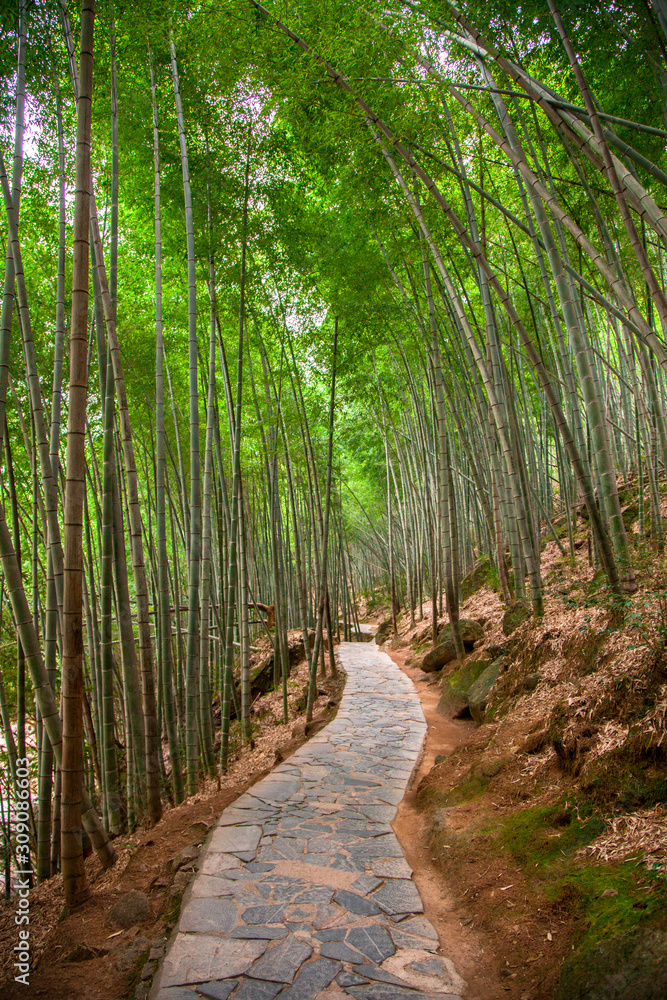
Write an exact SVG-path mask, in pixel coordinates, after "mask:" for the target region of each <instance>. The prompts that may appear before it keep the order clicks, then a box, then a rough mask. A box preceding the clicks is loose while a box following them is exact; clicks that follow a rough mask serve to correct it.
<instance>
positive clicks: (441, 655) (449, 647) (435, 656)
mask: <svg viewBox="0 0 667 1000" xmlns="http://www.w3.org/2000/svg"><path fill="white" fill-rule="evenodd" d="M455 659H456V648H455V646H454V643H453V642H452V640H451V639H449V640H448V641H447V642H441V643H440V645H439V646H436V647H435V649H430V650H429V651H428V653H427V654H426V656H425V657H424V659H423V660H422V662H421V663H420V667H421V669H422V670H423V671H424V673H425V674H433V673H436V671H438V670H442V668H443V667H444V666H445V665H446V664H447V663H451V661H452V660H455Z"/></svg>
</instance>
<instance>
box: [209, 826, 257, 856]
mask: <svg viewBox="0 0 667 1000" xmlns="http://www.w3.org/2000/svg"><path fill="white" fill-rule="evenodd" d="M261 836H262V828H261V826H219V827H218V828H217V830H214V831H213V837H212V838H211V844H210V847H209V850H210V851H214V852H216V851H217V852H224V853H225V854H238V853H239V851H240V852H242V853H246V852H248V851H256V850H257V845H258V844H259V840H260V837H261ZM249 860H251V861H252V858H250V859H249Z"/></svg>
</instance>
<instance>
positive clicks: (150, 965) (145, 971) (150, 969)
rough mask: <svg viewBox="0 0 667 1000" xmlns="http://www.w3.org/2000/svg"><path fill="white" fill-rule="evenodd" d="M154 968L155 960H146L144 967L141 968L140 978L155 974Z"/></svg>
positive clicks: (150, 976)
mask: <svg viewBox="0 0 667 1000" xmlns="http://www.w3.org/2000/svg"><path fill="white" fill-rule="evenodd" d="M156 968H157V966H156V964H155V962H146V963H145V965H144V967H143V968H142V970H141V978H142V979H152V978H153V976H154V975H155V970H156Z"/></svg>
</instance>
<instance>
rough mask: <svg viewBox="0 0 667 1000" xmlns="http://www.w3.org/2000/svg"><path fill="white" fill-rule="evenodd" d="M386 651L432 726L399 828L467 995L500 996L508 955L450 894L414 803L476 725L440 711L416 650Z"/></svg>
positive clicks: (479, 999) (491, 999)
mask: <svg viewBox="0 0 667 1000" xmlns="http://www.w3.org/2000/svg"><path fill="white" fill-rule="evenodd" d="M384 650H385V652H387V653H388V654H389V656H390V657H391V658H392V660H393V661H394V662H395V663H396V664H397V665H398V666H399V667H400V668H401V670H402V671H403V672H404V673H405V674H407V676H408V677H409V678H410V679H411V681H412V682H413V683H414V685H415V688H416V689H417V693H418V695H419V698H420V701H421V705H422V710H423V712H424V716H425V718H426V723H427V725H428V732H427V736H426V743H425V745H424V753H423V756H422V759H421V761H420V764H419V767H418V769H417V772H416V774H415V776H414V780H413V782H412V785H411V788H410V790H409V791H408V793H407V794H406V796H405V798H404V799H403V801H402V802H401V804H400V806H399V808H398V814H397V816H396V819H395V821H394V823H393V827H394V831H395V833H396V836H397V837H398V839H399V842H400V844H401V847H402V848H403V851H404V852H405V855H406V857H407V859H408V862H409V864H410V866H411V867H412V868H413V869H414V879H415V882H416V883H417V886H418V888H419V892H420V894H421V897H422V900H423V902H424V909H425V913H426V916H427V917H428V918H429V920H430V921H431V923H432V924H433V925H434V926H435V928H436V929H437V931H438V934H439V935H440V940H441V942H442V943H443V944H444V945H445V949H446V951H447V954H448V955H450V956H451V958H452V959H453V961H454V963H455V964H456V968H457V970H458V972H459V973H460V975H462V976H463V978H464V979H465V980H466V981H467V982H468V989H467V990H466V993H465V997H466V1000H498V998H499V997H502V996H503V995H504V989H505V984H503V983H502V980H501V979H500V977H499V975H498V971H497V970H498V968H499V966H500V965H501V964H502V959H503V956H501V955H498V954H496V953H495V951H494V950H493V948H492V947H491V942H490V940H489V937H488V935H485V934H481V933H479V932H478V931H477V930H476V929H474V927H473V926H472V922H471V918H470V916H469V915H468V913H467V912H466V913H464V912H461V910H460V907H459V906H458V905H457V903H456V902H455V900H454V898H453V896H452V895H451V894H450V892H449V890H448V886H447V884H446V880H445V879H443V874H442V870H441V869H438V868H436V865H435V864H434V861H436V860H438V859H436V858H433V857H432V854H431V849H430V848H429V847H428V841H429V831H428V829H427V826H426V819H425V816H424V814H423V813H422V812H421V811H420V810H419V809H417V807H416V804H415V797H416V794H417V789H418V787H419V783H420V781H421V780H422V778H423V777H424V776H425V775H426V774H428V772H429V771H430V770H431V768H432V767H433V765H434V763H435V758H436V756H437V755H438V754H446V755H449V754H451V753H452V752H453V750H455V748H456V747H457V746H458V745H459V744H460V743H463V742H464V741H465V740H466V739H467V737H468V735H469V734H470V732H471V730H473V729H474V728H475V726H474V723H473V722H465V721H454V720H451V719H446V718H444V716H442V715H439V714H438V713H437V712H436V706H437V704H438V701H439V699H440V694H441V691H440V687H439V685H438V684H437V682H435V681H433V680H432V678H431V676H429V675H426V674H424V673H423V672H422V671H421V670H420V669H419V668H418V667H416V666H413V665H411V664H406V663H405V660H406V658H408V657H409V656H410V653H411V650H409V649H405V650H392V649H390V648H389V643H387V644H386V645H385V646H384ZM470 875H471V879H473V880H474V870H471V871H470Z"/></svg>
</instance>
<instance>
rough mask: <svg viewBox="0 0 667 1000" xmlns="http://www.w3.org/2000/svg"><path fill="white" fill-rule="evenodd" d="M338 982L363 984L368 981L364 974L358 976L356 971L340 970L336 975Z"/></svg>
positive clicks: (340, 983)
mask: <svg viewBox="0 0 667 1000" xmlns="http://www.w3.org/2000/svg"><path fill="white" fill-rule="evenodd" d="M336 982H337V983H338V985H339V986H361V985H362V984H366V983H367V982H368V980H367V979H364V978H363V976H358V975H357V974H356V972H345V970H343V972H340V973H339V974H338V976H337V977H336Z"/></svg>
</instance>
